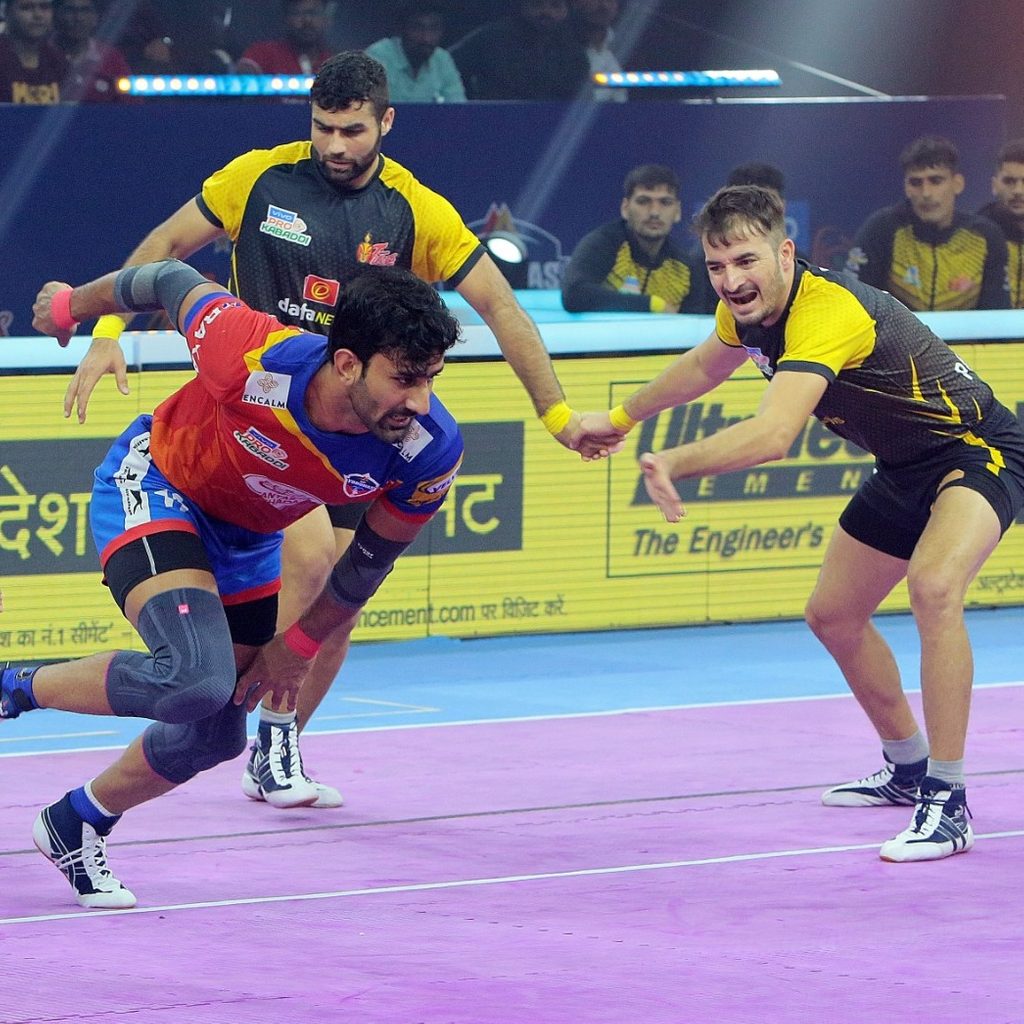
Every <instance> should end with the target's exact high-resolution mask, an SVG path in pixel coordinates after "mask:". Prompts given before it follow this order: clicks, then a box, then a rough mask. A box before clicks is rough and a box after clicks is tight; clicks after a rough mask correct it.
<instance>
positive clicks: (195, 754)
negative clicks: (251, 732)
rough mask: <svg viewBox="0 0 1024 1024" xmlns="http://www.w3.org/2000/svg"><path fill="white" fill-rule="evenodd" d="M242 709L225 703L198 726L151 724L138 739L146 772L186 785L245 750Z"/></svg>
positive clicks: (190, 723)
mask: <svg viewBox="0 0 1024 1024" xmlns="http://www.w3.org/2000/svg"><path fill="white" fill-rule="evenodd" d="M245 721H246V713H245V707H244V706H243V707H238V706H237V705H235V704H234V703H230V702H229V703H228V704H227V705H226V706H224V707H222V708H221V709H220V711H218V712H217V713H216V714H214V715H211V716H210V717H209V718H204V719H202V720H201V721H199V722H186V723H184V724H181V725H168V724H166V723H165V722H154V723H153V724H152V725H151V726H149V728H148V729H146V731H145V733H144V734H143V737H142V749H143V752H144V753H145V755H146V760H147V762H148V763H149V766H150V768H152V769H153V771H155V772H156V773H157V775H160V776H162V777H163V778H165V779H166V780H167V781H168V782H175V783H179V784H180V783H182V782H188V780H189V779H191V778H192V777H193V776H194V775H198V774H199V772H204V771H206V770H207V769H208V768H212V767H213V766H214V765H217V764H220V763H221V762H222V761H230V760H231V759H232V758H234V757H238V755H239V754H240V753H241V752H242V751H243V750H245V746H246V743H247V742H248V737H247V736H246V731H245Z"/></svg>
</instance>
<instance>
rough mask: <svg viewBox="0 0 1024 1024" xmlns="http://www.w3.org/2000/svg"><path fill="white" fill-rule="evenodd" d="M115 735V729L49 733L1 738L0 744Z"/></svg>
mask: <svg viewBox="0 0 1024 1024" xmlns="http://www.w3.org/2000/svg"><path fill="white" fill-rule="evenodd" d="M116 735H117V730H116V729H95V730H93V731H92V732H49V733H44V734H43V735H41V736H2V737H0V743H34V742H36V741H37V740H60V739H81V738H82V737H83V736H116Z"/></svg>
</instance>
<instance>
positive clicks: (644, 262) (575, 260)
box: [562, 220, 714, 313]
mask: <svg viewBox="0 0 1024 1024" xmlns="http://www.w3.org/2000/svg"><path fill="white" fill-rule="evenodd" d="M710 295H711V290H710V286H709V285H708V284H707V272H706V271H705V269H704V261H703V259H700V260H698V259H697V257H696V256H694V255H691V254H688V253H684V252H683V251H682V250H681V249H680V248H679V247H678V246H677V245H676V244H675V243H674V242H673V241H672V239H671V238H666V239H665V241H664V243H663V244H662V246H661V249H660V250H659V251H658V255H657V256H655V257H653V258H652V257H650V256H648V255H647V253H646V252H645V251H644V249H643V248H642V247H641V246H640V244H639V243H638V242H637V241H636V239H635V238H634V237H633V235H632V233H631V232H630V230H629V228H628V227H627V226H626V222H625V221H624V220H617V221H611V222H609V223H608V224H603V225H602V226H601V227H599V228H597V229H596V230H594V231H591V232H590V234H589V235H587V236H585V237H584V238H583V240H582V241H581V242H580V244H579V245H578V246H576V249H575V251H574V252H573V254H572V258H571V259H570V260H569V265H568V266H567V267H566V268H565V277H564V278H563V281H562V305H563V306H564V307H565V308H566V309H567V310H568V311H569V312H570V313H585V312H588V311H592V310H604V311H606V312H607V311H609V310H615V311H618V312H624V313H648V312H652V313H660V312H662V311H663V310H664V309H665V306H666V305H671V306H678V307H679V312H680V313H710V312H711V310H712V309H713V308H714V306H713V303H712V302H711V301H710V299H709V296H710Z"/></svg>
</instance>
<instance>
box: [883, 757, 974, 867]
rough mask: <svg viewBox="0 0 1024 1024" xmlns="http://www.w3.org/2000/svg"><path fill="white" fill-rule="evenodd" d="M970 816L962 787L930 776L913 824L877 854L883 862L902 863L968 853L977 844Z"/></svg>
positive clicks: (919, 801) (919, 797)
mask: <svg viewBox="0 0 1024 1024" xmlns="http://www.w3.org/2000/svg"><path fill="white" fill-rule="evenodd" d="M970 814H971V812H970V810H969V809H968V807H967V794H966V792H965V791H964V788H963V787H962V786H956V787H953V786H950V785H949V783H947V782H943V781H942V780H941V779H935V778H932V777H931V776H927V777H926V778H925V779H924V781H923V782H922V783H921V793H920V795H919V796H918V799H917V807H916V808H915V809H914V817H913V819H912V820H911V822H910V825H909V826H908V827H907V828H905V829H904V830H903V831H902V832H901V833H900V834H899V835H898V836H895V837H893V838H892V839H890V840H889V841H888V842H886V843H883V844H882V848H881V849H880V850H879V851H878V855H879V857H881V858H882V860H888V861H893V862H896V863H903V862H906V861H917V860H942V859H943V858H944V857H952V856H953V855H954V854H957V853H966V852H967V851H968V850H969V849H970V848H971V847H972V846H973V845H974V830H973V829H972V828H971V822H970V820H969V819H970Z"/></svg>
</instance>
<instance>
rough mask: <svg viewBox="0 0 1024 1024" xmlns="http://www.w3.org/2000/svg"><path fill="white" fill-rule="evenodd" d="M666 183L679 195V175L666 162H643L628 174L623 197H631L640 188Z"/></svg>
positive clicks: (666, 185)
mask: <svg viewBox="0 0 1024 1024" xmlns="http://www.w3.org/2000/svg"><path fill="white" fill-rule="evenodd" d="M659 185H664V186H665V187H666V188H669V189H671V190H672V191H673V192H675V194H676V195H677V196H678V195H679V175H678V174H676V172H675V171H673V170H672V168H671V167H666V166H665V165H664V164H641V165H640V166H639V167H634V168H633V170H631V171H630V172H629V174H627V175H626V179H625V181H623V183H622V195H623V198H625V199H629V197H630V196H631V195H632V194H633V193H634V192H635V191H636V190H637V189H638V188H657V187H658V186H659Z"/></svg>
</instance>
